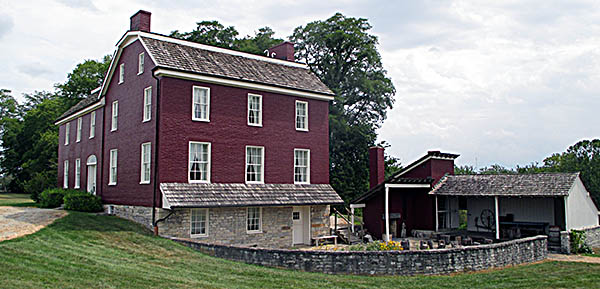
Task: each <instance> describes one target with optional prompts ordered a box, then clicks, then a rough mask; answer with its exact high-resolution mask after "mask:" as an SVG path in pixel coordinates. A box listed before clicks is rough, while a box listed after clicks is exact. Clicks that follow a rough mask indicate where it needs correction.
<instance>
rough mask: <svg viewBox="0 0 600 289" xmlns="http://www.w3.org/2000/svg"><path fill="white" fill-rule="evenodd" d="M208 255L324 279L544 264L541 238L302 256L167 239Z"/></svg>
mask: <svg viewBox="0 0 600 289" xmlns="http://www.w3.org/2000/svg"><path fill="white" fill-rule="evenodd" d="M173 240H174V241H177V242H179V243H182V244H184V245H186V246H188V247H191V248H193V249H196V250H198V251H201V252H203V253H206V254H208V255H211V256H215V257H219V258H224V259H228V260H234V261H241V262H245V263H248V264H256V265H262V266H268V267H278V268H287V269H296V270H303V271H309V272H321V273H328V274H359V275H414V274H427V275H432V274H448V273H454V272H463V271H476V270H484V269H488V268H493V267H504V266H509V265H516V264H522V263H530V262H536V261H541V260H544V259H546V257H547V255H548V249H547V237H546V236H536V237H529V238H524V239H518V240H513V241H508V242H503V243H496V244H489V245H477V246H469V247H463V248H451V249H436V250H425V251H362V252H354V251H351V252H348V251H344V252H336V251H333V252H332V251H303V250H286V249H265V248H249V247H238V246H226V245H216V244H206V243H201V242H198V241H196V240H191V239H176V238H174V239H173Z"/></svg>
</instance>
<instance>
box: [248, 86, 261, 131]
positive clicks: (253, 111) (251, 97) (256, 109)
mask: <svg viewBox="0 0 600 289" xmlns="http://www.w3.org/2000/svg"><path fill="white" fill-rule="evenodd" d="M248 125H251V126H262V95H259V94H251V93H248Z"/></svg>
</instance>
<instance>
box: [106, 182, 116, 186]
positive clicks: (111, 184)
mask: <svg viewBox="0 0 600 289" xmlns="http://www.w3.org/2000/svg"><path fill="white" fill-rule="evenodd" d="M108 185H109V186H116V185H117V183H108Z"/></svg>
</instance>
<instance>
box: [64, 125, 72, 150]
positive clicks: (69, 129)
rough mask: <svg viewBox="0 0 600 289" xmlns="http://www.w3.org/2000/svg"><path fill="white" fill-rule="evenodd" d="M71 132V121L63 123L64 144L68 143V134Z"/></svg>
mask: <svg viewBox="0 0 600 289" xmlns="http://www.w3.org/2000/svg"><path fill="white" fill-rule="evenodd" d="M70 134H71V123H70V122H67V124H65V145H68V144H69V135H70Z"/></svg>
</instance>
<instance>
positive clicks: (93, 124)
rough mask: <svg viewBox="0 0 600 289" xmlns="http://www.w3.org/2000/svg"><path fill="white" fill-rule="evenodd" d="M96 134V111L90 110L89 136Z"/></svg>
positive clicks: (92, 136)
mask: <svg viewBox="0 0 600 289" xmlns="http://www.w3.org/2000/svg"><path fill="white" fill-rule="evenodd" d="M95 136H96V112H95V111H92V113H91V114H90V138H94V137H95Z"/></svg>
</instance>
